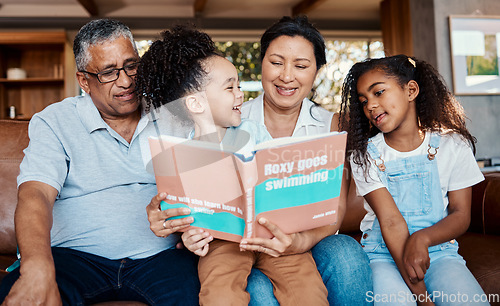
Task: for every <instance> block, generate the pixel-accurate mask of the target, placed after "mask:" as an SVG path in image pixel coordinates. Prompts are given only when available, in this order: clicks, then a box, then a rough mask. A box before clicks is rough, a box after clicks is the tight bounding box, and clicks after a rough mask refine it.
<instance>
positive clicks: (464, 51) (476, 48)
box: [449, 16, 500, 95]
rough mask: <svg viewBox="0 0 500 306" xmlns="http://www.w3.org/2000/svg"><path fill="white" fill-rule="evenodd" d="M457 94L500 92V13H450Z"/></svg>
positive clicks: (453, 72) (454, 80)
mask: <svg viewBox="0 0 500 306" xmlns="http://www.w3.org/2000/svg"><path fill="white" fill-rule="evenodd" d="M449 22H450V46H451V47H450V50H451V66H452V74H453V89H454V93H455V95H500V71H499V65H498V62H499V58H500V16H450V17H449Z"/></svg>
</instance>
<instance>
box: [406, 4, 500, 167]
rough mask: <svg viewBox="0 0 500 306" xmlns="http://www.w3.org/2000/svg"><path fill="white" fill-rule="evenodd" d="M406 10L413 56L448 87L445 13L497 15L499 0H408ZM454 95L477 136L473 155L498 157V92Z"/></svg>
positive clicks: (449, 65) (449, 80) (499, 116)
mask: <svg viewBox="0 0 500 306" xmlns="http://www.w3.org/2000/svg"><path fill="white" fill-rule="evenodd" d="M410 11H411V23H412V34H413V46H414V55H415V56H416V57H417V58H420V59H424V60H426V61H428V62H429V63H431V64H433V65H434V66H435V67H436V68H437V69H438V70H439V72H440V73H441V74H442V75H443V77H444V79H445V81H446V83H447V84H448V85H449V86H450V88H451V86H452V84H453V80H452V70H451V53H450V36H449V24H448V22H449V21H448V16H450V15H472V14H478V13H479V14H483V15H497V16H500V1H498V0H474V1H471V0H411V2H410ZM499 18H500V17H499ZM457 98H458V100H459V101H460V103H461V104H462V105H463V107H464V109H465V112H466V114H467V117H468V118H469V119H470V121H469V122H468V123H467V124H468V127H469V130H470V131H471V133H472V135H474V136H475V137H476V138H477V144H476V145H477V151H476V158H478V159H479V158H491V157H497V158H498V157H500V95H491V96H458V97H457Z"/></svg>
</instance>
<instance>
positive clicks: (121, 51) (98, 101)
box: [77, 36, 139, 119]
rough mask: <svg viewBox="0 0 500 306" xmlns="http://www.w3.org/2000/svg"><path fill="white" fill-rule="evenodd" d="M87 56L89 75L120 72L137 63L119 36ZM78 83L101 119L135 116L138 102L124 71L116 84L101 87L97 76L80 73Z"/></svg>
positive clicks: (133, 80)
mask: <svg viewBox="0 0 500 306" xmlns="http://www.w3.org/2000/svg"><path fill="white" fill-rule="evenodd" d="M88 52H89V54H90V56H91V60H90V62H89V64H88V65H87V67H86V71H88V72H91V73H99V72H102V71H105V70H109V69H113V68H122V67H123V66H126V65H129V64H132V63H135V62H138V61H139V56H138V55H137V53H136V51H135V49H134V48H133V46H132V43H131V42H130V40H128V39H127V38H125V37H122V36H120V37H118V38H116V39H114V40H112V41H106V42H104V43H102V44H97V45H93V46H91V47H89V49H88ZM77 79H78V82H79V84H80V86H81V87H82V89H83V90H84V91H85V92H86V93H87V94H89V95H90V97H91V98H92V101H93V102H94V104H95V105H96V107H97V109H98V110H99V112H100V113H101V116H102V117H103V118H105V119H107V118H119V117H124V116H129V115H131V114H134V115H135V113H136V112H137V111H138V107H139V101H138V99H137V96H136V93H135V77H129V76H127V75H126V74H125V72H124V71H123V70H121V71H120V76H119V78H118V79H117V80H116V81H113V82H109V83H100V82H99V81H98V80H97V77H96V76H94V75H89V74H85V73H83V72H77Z"/></svg>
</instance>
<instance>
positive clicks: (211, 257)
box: [136, 26, 328, 305]
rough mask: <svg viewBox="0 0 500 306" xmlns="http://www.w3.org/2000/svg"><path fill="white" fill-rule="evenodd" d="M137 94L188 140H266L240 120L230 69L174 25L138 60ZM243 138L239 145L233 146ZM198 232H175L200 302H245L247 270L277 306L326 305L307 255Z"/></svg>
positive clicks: (209, 45) (205, 41)
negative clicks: (191, 257) (194, 271)
mask: <svg viewBox="0 0 500 306" xmlns="http://www.w3.org/2000/svg"><path fill="white" fill-rule="evenodd" d="M136 82H137V88H138V91H139V94H140V95H141V96H143V97H144V98H145V101H146V108H150V107H154V108H160V107H161V106H162V105H165V106H166V107H168V108H169V109H170V111H171V112H172V113H173V114H174V116H177V117H181V118H183V120H184V121H185V122H188V123H189V122H192V123H194V130H193V131H192V133H191V134H190V137H191V138H194V139H201V140H205V141H212V142H217V143H222V144H223V145H228V146H232V147H236V148H244V147H245V145H247V144H248V143H251V144H256V143H259V142H261V141H264V140H268V139H271V136H270V135H269V133H268V132H267V131H266V130H265V128H264V127H261V126H260V125H258V124H256V123H255V122H254V121H250V120H243V121H242V120H241V112H240V107H241V105H242V103H243V94H242V92H241V91H240V89H239V82H238V73H237V71H236V68H235V67H234V66H233V65H232V64H231V62H229V61H228V60H227V59H225V58H224V57H222V56H220V55H219V54H217V53H216V49H215V45H214V43H213V42H212V40H211V39H210V37H209V36H208V35H207V34H205V33H202V32H200V31H197V30H194V29H191V28H188V27H183V26H177V27H175V28H173V29H172V30H170V31H169V30H167V31H165V32H163V33H162V39H161V40H158V41H156V42H154V43H153V44H152V45H151V47H150V49H149V50H148V51H147V52H146V53H145V54H144V56H143V57H142V59H141V64H140V67H139V70H138V74H137V79H136ZM243 134H246V135H250V137H249V138H250V140H249V141H248V142H247V141H245V142H246V144H236V142H238V141H241V139H248V137H246V138H245V137H242V135H243ZM212 240H213V238H212V236H210V234H209V233H208V232H205V231H203V230H202V229H191V230H188V231H186V232H184V233H183V234H182V241H183V243H184V245H185V247H186V248H188V249H189V250H190V251H192V252H193V253H195V254H197V255H199V256H201V258H200V261H199V265H198V274H199V277H200V283H201V291H200V304H201V305H225V304H238V305H240V304H241V305H243V304H248V303H249V301H250V296H249V294H248V293H247V292H246V291H245V288H246V281H247V277H248V275H249V274H250V271H251V269H252V267H253V266H255V267H256V268H258V269H260V270H261V271H262V272H264V273H265V274H266V275H267V276H268V277H269V278H270V279H272V280H273V283H274V286H275V295H276V298H277V299H278V301H279V302H280V303H281V304H283V305H301V304H307V303H309V304H312V305H327V304H328V302H327V291H326V288H325V286H324V284H323V281H322V279H321V276H320V275H319V272H318V270H317V268H316V265H315V263H314V260H313V259H312V256H311V254H310V252H307V253H304V254H297V255H290V256H283V257H272V256H269V255H267V254H265V253H260V252H255V253H254V252H246V251H241V250H240V246H239V244H238V243H234V242H228V241H222V240H214V241H212Z"/></svg>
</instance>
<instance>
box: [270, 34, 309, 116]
mask: <svg viewBox="0 0 500 306" xmlns="http://www.w3.org/2000/svg"><path fill="white" fill-rule="evenodd" d="M316 72H317V70H316V58H315V56H314V47H313V45H312V43H311V42H309V41H308V40H307V39H305V38H303V37H302V36H294V37H290V36H286V35H283V36H280V37H278V38H276V39H275V40H273V41H272V42H271V43H270V44H269V47H268V49H267V51H266V54H265V55H264V58H263V60H262V87H263V89H264V103H266V104H267V105H269V106H270V107H272V108H275V109H282V110H288V109H297V108H298V109H300V106H301V105H302V100H303V99H304V98H305V97H307V95H308V94H309V93H310V92H311V89H312V86H313V82H314V79H315V77H316Z"/></svg>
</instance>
